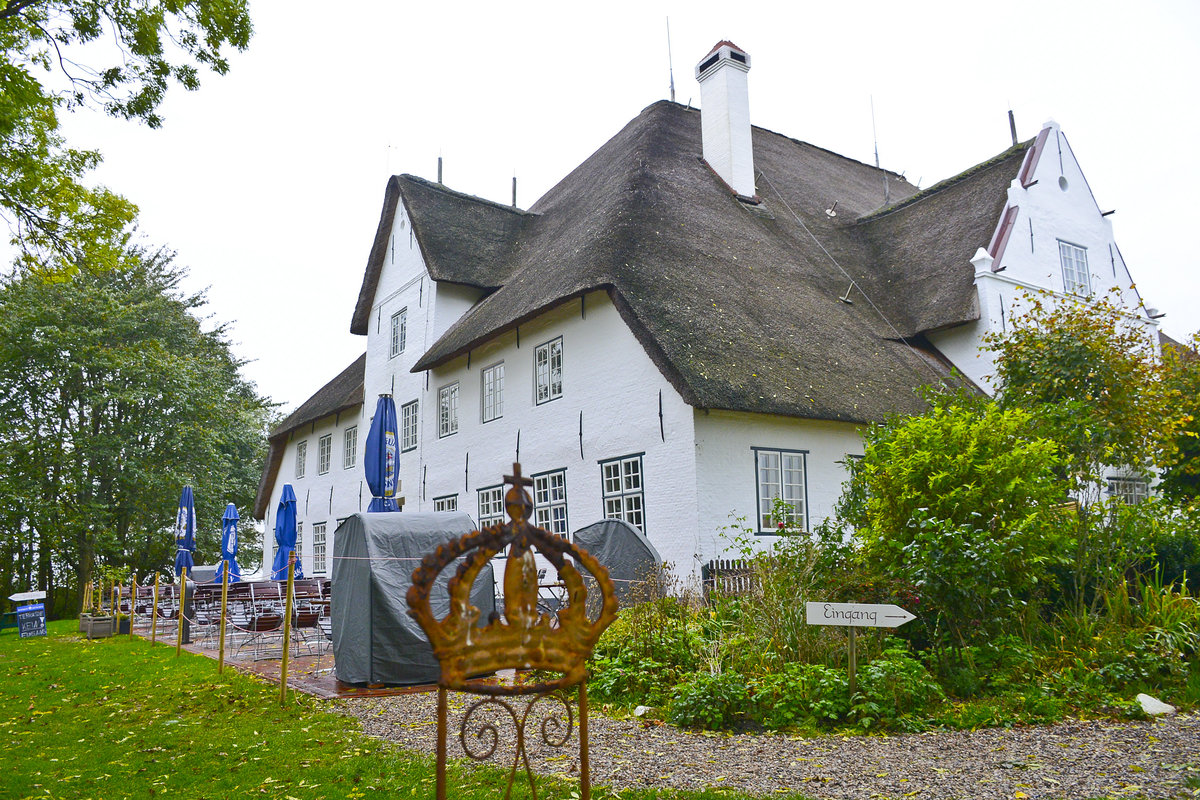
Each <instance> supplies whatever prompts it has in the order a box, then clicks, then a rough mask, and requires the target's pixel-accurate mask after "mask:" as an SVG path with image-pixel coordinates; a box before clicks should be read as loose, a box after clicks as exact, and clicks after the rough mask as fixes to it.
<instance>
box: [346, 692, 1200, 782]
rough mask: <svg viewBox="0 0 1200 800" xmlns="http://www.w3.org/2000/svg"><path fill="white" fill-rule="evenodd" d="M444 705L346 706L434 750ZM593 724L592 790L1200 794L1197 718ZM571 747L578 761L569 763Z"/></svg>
mask: <svg viewBox="0 0 1200 800" xmlns="http://www.w3.org/2000/svg"><path fill="white" fill-rule="evenodd" d="M436 697H437V695H436V693H434V692H428V693H420V694H410V695H401V696H395V697H383V698H371V699H365V698H364V699H355V700H349V701H342V702H340V703H339V707H340V710H342V711H343V712H344V713H347V714H349V715H351V716H354V717H357V718H358V719H359V720H360V721H361V722H362V726H363V730H364V731H366V733H368V734H370V735H372V736H377V737H380V738H383V739H389V740H392V741H395V742H397V743H399V744H401V745H402V746H404V747H405V748H408V749H410V750H418V751H426V752H433V751H434V746H435V736H436V729H437V722H436V720H437V717H436ZM474 699H475V698H473V697H468V696H467V695H458V694H452V695H451V697H450V756H451V758H463V757H464V753H463V750H462V745H461V744H460V742H459V739H458V726H459V724H460V722H461V720H462V717H463V714H464V713H465V710H466V708H467V706H468V703H469V702H471V701H473V700H474ZM544 705H545V704H539V706H538V708H543V707H544ZM589 722H590V725H589V731H590V738H591V758H592V762H591V763H592V783H593V784H594V785H596V786H600V785H608V786H610V787H612V788H614V789H623V788H628V787H672V788H681V789H683V788H687V789H700V788H705V787H735V788H737V789H739V790H741V791H744V792H747V793H750V794H755V795H762V796H767V795H772V794H775V793H778V792H780V791H786V790H794V791H800V792H803V793H804V794H806V795H811V796H813V797H817V798H907V797H913V798H921V799H922V800H934V799H938V800H940V799H941V798H963V800H983V799H984V798H1006V800H1012V798H1021V797H1028V798H1093V797H1152V798H1161V797H1171V798H1176V797H1178V798H1182V797H1195V796H1200V793H1196V787H1200V715H1196V714H1189V715H1180V716H1176V717H1170V718H1163V719H1159V720H1155V721H1150V722H1122V723H1117V722H1102V721H1086V722H1080V721H1075V722H1064V723H1061V724H1058V725H1052V726H1048V727H1036V728H1017V729H1013V730H1001V729H993V730H981V731H952V732H938V733H922V734H904V735H895V736H886V737H883V736H871V737H866V736H846V737H843V736H821V737H816V738H803V737H798V736H788V735H778V734H776V735H772V734H764V735H757V734H738V735H727V734H706V733H693V732H689V731H682V730H679V729H677V728H674V727H672V726H670V725H664V724H661V723H655V722H645V721H642V720H636V719H609V718H607V717H604V716H602V715H600V714H596V713H593V714H592V716H591V718H590V720H589ZM533 727H534V726H533V724H532V722H531V723H530V724H529V726H528V730H529V732H530V733H529V736H528V738H529V739H531V740H532V739H536V738H538V737H537V736H536V734H535V733H534V732H533ZM511 729H512V724H511V722H510V723H509V725H508V727H507V730H511ZM501 730H505V728H504V727H503V726H501ZM572 747H574V748H575V750H574V754H573V755H564V753H570V752H571V748H572ZM577 748H578V745H577V739H576V738H575V737H574V736H573V737H572V739H571V742H570V745H569V747H568V748H567V750H565V751H563V750H558V751H552V750H549V748H546V747H545V746H544V745H541V743H540V742H538V743H537V744H536V745H535V744H533V743H532V742H531V743H530V745H529V749H530V756H531V760H532V761H533V763H534V768H535V770H536V771H537V772H539V773H556V774H564V773H565V774H570V775H572V776H574V775H577V773H578V749H577ZM499 752H504V751H503V750H500V751H499ZM508 752H509V753H511V751H508ZM508 757H509V758H511V755H509V756H508ZM508 763H511V762H505V761H500V762H497V764H498V766H502V767H505V766H507V765H508ZM601 796H602V795H601Z"/></svg>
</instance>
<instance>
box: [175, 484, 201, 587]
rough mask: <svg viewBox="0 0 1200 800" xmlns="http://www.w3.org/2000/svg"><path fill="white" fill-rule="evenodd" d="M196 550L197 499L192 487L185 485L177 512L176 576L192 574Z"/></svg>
mask: <svg viewBox="0 0 1200 800" xmlns="http://www.w3.org/2000/svg"><path fill="white" fill-rule="evenodd" d="M195 552H196V501H195V499H194V498H193V497H192V487H190V486H185V487H183V494H182V495H180V496H179V511H178V512H176V514H175V577H176V578H178V577H179V576H180V575H181V574H184V573H186V574H188V575H191V574H192V563H193V561H192V554H193V553H195Z"/></svg>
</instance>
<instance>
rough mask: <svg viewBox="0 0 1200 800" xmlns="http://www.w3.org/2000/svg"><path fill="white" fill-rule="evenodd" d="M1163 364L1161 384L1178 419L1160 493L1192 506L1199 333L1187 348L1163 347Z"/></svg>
mask: <svg viewBox="0 0 1200 800" xmlns="http://www.w3.org/2000/svg"><path fill="white" fill-rule="evenodd" d="M1162 360H1163V383H1164V384H1165V386H1166V389H1167V391H1168V392H1169V393H1170V400H1171V403H1172V404H1173V406H1174V407H1175V408H1176V409H1178V411H1179V412H1180V414H1179V417H1180V418H1179V424H1178V426H1177V427H1176V429H1175V440H1174V443H1173V444H1174V447H1173V449H1172V451H1171V452H1170V453H1169V454H1168V456H1167V458H1166V463H1165V464H1164V465H1163V471H1162V476H1161V477H1162V482H1161V483H1160V484H1159V490H1160V491H1161V492H1162V494H1163V496H1164V497H1166V498H1167V499H1169V500H1172V501H1174V502H1176V503H1180V504H1186V505H1189V506H1195V505H1196V501H1197V499H1200V333H1196V334H1193V335H1192V337H1191V341H1190V342H1189V344H1187V345H1171V344H1168V345H1166V346H1164V347H1163V352H1162Z"/></svg>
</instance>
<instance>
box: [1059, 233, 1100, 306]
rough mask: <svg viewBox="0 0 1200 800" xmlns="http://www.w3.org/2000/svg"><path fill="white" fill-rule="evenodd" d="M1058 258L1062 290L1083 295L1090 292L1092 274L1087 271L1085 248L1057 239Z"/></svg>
mask: <svg viewBox="0 0 1200 800" xmlns="http://www.w3.org/2000/svg"><path fill="white" fill-rule="evenodd" d="M1058 260H1059V263H1060V264H1061V265H1062V276H1063V291H1065V292H1066V293H1068V294H1077V295H1082V296H1084V297H1086V296H1088V295H1090V294H1091V293H1092V274H1091V273H1090V272H1089V271H1088V260H1087V248H1086V247H1080V246H1079V245H1077V244H1071V243H1070V242H1064V241H1063V240H1062V239H1059V240H1058Z"/></svg>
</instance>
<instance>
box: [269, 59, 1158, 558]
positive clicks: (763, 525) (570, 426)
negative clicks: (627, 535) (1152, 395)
mask: <svg viewBox="0 0 1200 800" xmlns="http://www.w3.org/2000/svg"><path fill="white" fill-rule="evenodd" d="M749 69H750V57H749V56H748V55H747V54H746V53H745V51H743V50H740V49H739V48H738V47H737V46H735V45H733V44H732V43H730V42H721V43H719V44H718V45H717V46H716V47H715V48H714V49H713V50H712V52H710V53H709V54H708V55H706V56H705V57H704V58H703V59H701V61H700V63H699V64H698V66H697V68H696V75H697V78H698V80H699V82H700V85H701V91H702V95H701V98H702V109H701V110H696V109H693V108H690V107H685V106H682V105H679V104H676V103H672V102H665V101H664V102H658V103H655V104H653V105H651V106H649V107H648V108H646V109H645V110H643V111H642V112H641V113H640V114H639V115H638V116H637V117H636V118H634V119H633V120H632V121H631V122H630V123H629V124H628V125H626V126H625V128H624V129H623V130H621V131H620V132H618V133H617V134H616V135H615V136H614V137H613V138H612V139H610V140H609V141H608V142H607V143H606V144H605V145H604V146H603V147H601V148H600V149H599V150H597V151H596V152H595V153H594V154H593V155H592V156H591V157H590V158H588V159H587V160H586V161H585V162H583V163H582V164H580V165H579V166H578V167H577V168H576V169H575V170H574V171H573V172H571V173H570V174H569V175H567V176H566V177H565V178H564V179H563V180H562V181H561V182H560V183H559V184H558V185H557V186H555V187H554V188H553V189H551V190H550V191H549V192H547V193H546V195H545V196H544V197H542V198H541V199H540V200H538V202H537V203H535V204H534V205H533V206H532V207H531V208H529V209H528V210H522V209H518V208H514V207H508V206H504V205H501V204H497V203H493V202H490V201H487V200H482V199H480V198H477V197H472V196H468V195H465V194H461V193H459V192H455V191H453V190H451V189H449V188H447V187H445V186H443V185H441V184H439V183H434V182H431V181H428V180H424V179H422V178H417V177H414V176H411V175H399V176H394V177H392V178H391V179H389V181H388V183H387V188H386V191H385V194H384V202H383V213H382V215H381V217H380V221H379V227H378V230H377V233H376V236H375V240H374V242H373V244H372V246H371V251H370V256H369V258H368V260H367V267H366V273H365V275H364V277H363V282H362V289H361V292H360V294H359V299H358V304H357V306H356V307H355V309H354V314H353V318H352V322H351V326H350V330H351V332H352V333H353V334H356V335H359V336H365V337H366V353H365V355H364V356H363V357H361V358H359V359H358V360H357V361H356V362H355V363H354V364H352V365H351V366H350V367H348V368H347V369H346V371H345V372H343V373H342V374H341V375H339V376H337V377H336V378H334V380H333V381H331V382H330V383H329V384H328V385H327V386H325V387H324V388H323V389H321V390H320V391H319V392H318V393H317V394H316V395H314V396H313V397H312V398H311V399H310V400H309V401H307V402H306V403H305V404H304V405H302V406H301V407H300V408H299V409H298V410H297V411H296V412H295V413H294V414H292V415H291V416H290V417H289V418H288V419H287V420H285V421H284V423H283V424H282V425H280V427H279V428H278V429H277V430H276V431H275V432H274V433H273V434H272V436H271V449H270V455H269V457H268V463H267V467H266V470H265V472H264V475H263V480H262V484H261V486H260V489H259V495H258V500H257V504H256V514H255V515H256V517H258V518H260V519H263V518H266V521H267V523H268V524H267V529H268V531H270V529H271V525H272V524H273V515H274V509H275V506H276V504H277V502H278V498H279V493H280V490H281V488H282V485H283V484H284V483H291V484H292V485H293V487H294V488H295V490H296V494H297V496H298V497H299V499H300V508H299V519H300V521H301V524H302V536H301V539H302V545H301V554H302V559H303V567H304V570H305V572H306V573H307V574H310V575H313V574H315V575H321V574H329V573H330V571H331V566H332V565H331V563H330V555H331V554H332V537H333V533H334V530H335V529H336V526H337V523H338V521H339V520H340V519H341V518H344V517H346V516H348V515H350V514H352V513H355V512H357V511H361V510H364V509H365V508H366V506H367V504H368V503H369V502H370V491H369V489H367V487H366V484H365V481H364V479H363V471H362V466H361V464H360V462H359V452H358V451H359V449H360V448H361V446H362V443H363V442H365V439H366V431H367V429H368V428H369V425H370V415H371V414H372V413H373V412H374V408H375V401H376V398H377V397H378V396H379V395H380V394H381V393H390V394H391V395H393V397H394V398H395V402H396V406H397V410H398V415H399V417H400V428H401V440H402V441H401V444H402V453H401V459H400V478H401V491H400V494H401V495H402V496H403V497H404V510H406V511H409V510H422V511H424V510H441V509H460V510H464V511H467V512H468V513H470V514H471V515H472V517H473V518H474V519H475V520H476V522H477V523H478V524H479V525H481V526H482V525H486V524H490V523H493V522H496V521H499V520H501V518H502V513H503V512H502V507H501V503H500V497H501V494H502V487H501V486H500V483H499V481H500V476H502V475H503V474H505V473H506V472H508V471H509V470H510V469H511V466H512V463H513V462H514V461H520V462H521V464H522V466H523V470H524V472H525V473H526V474H527V475H532V476H533V477H534V492H533V494H534V500H535V510H536V518H537V521H538V522H539V523H540V524H542V525H543V526H544V527H546V528H549V529H550V530H552V531H556V532H559V533H568V532H570V531H573V530H576V529H578V528H580V527H583V526H584V525H588V524H590V523H592V522H595V521H597V520H599V519H602V518H604V517H618V518H621V519H625V520H627V521H629V522H630V523H632V524H634V525H636V526H638V527H639V528H641V529H642V530H644V531H645V533H646V534H647V536H648V537H649V538H650V540H651V541H652V542H654V544H655V546H656V547H657V548H658V550H659V552H660V553H661V554H662V555H663V557H664V558H665V559H667V560H669V561H670V562H673V563H674V565H675V568H676V571H677V572H678V573H680V574H682V575H688V574H691V573H693V572H694V571H695V570H696V569H697V568H698V566H699V565H700V564H702V563H704V562H705V561H707V560H709V559H711V558H714V557H717V556H719V555H721V553H722V552H723V551H724V550H725V548H726V542H725V541H724V540H723V538H722V536H721V529H722V528H723V527H724V526H726V525H728V524H729V522H730V518H731V516H734V517H738V516H740V517H744V518H745V519H746V524H747V525H750V526H752V527H754V529H755V530H757V531H758V532H759V533H761V534H762V535H763V541H764V542H765V541H770V535H771V532H772V530H773V523H772V521H771V520H770V519H769V513H768V512H769V511H770V509H771V506H772V503H773V500H774V499H775V498H777V497H781V498H783V499H784V500H785V501H787V502H788V503H790V504H791V505H792V506H793V507H794V508H795V513H796V516H797V518H798V519H799V521H800V522H801V523H803V524H805V525H814V524H816V523H818V522H819V521H820V520H822V519H824V518H825V517H826V516H827V515H829V514H830V513H831V512H832V510H833V506H834V503H835V502H836V500H837V498H838V496H839V494H840V491H841V485H842V482H843V481H844V479H845V477H846V470H845V467H844V462H845V461H846V459H847V458H848V457H852V456H855V455H859V454H861V452H862V444H861V440H860V435H859V432H860V430H861V429H862V427H863V426H864V425H866V424H869V423H871V422H874V421H878V420H882V419H884V418H885V417H886V416H888V415H891V414H897V413H900V414H903V413H911V412H916V411H918V410H920V409H921V408H922V406H923V402H922V401H921V400H920V398H919V396H918V394H917V391H916V390H917V389H918V387H921V386H923V385H926V384H929V383H932V382H938V381H958V382H965V383H968V384H974V385H976V386H978V387H980V388H982V389H983V390H985V391H986V390H988V383H987V378H986V376H987V375H988V373H990V372H991V363H990V361H989V359H988V358H987V356H986V355H981V353H980V349H979V348H980V341H981V339H982V337H983V336H984V334H986V333H987V332H988V331H992V330H1003V329H1004V328H1005V326H1006V325H1008V324H1009V319H1010V318H1011V315H1012V312H1013V304H1014V302H1016V300H1017V298H1018V297H1019V295H1020V294H1021V292H1022V291H1024V290H1026V289H1049V290H1052V291H1055V292H1068V293H1070V292H1073V293H1080V294H1086V293H1089V292H1104V291H1107V290H1108V289H1109V288H1110V287H1114V286H1115V287H1122V290H1123V291H1124V293H1125V299H1126V301H1127V302H1128V304H1129V307H1131V308H1139V307H1140V298H1138V296H1137V294H1136V290H1134V289H1133V288H1131V287H1132V280H1131V279H1130V276H1129V273H1128V270H1127V268H1126V266H1125V263H1124V261H1123V259H1122V258H1121V254H1120V252H1119V250H1118V249H1117V247H1116V244H1115V242H1114V241H1113V235H1112V229H1111V226H1110V224H1109V221H1108V219H1107V218H1106V216H1105V214H1104V213H1103V212H1102V211H1101V209H1100V208H1099V207H1097V205H1096V201H1095V199H1094V198H1093V197H1092V194H1091V191H1090V190H1089V188H1088V185H1087V181H1086V180H1085V179H1084V177H1083V173H1082V172H1081V171H1080V169H1079V166H1078V164H1077V163H1076V161H1075V158H1074V155H1073V153H1072V151H1071V148H1070V146H1069V145H1068V143H1067V139H1066V137H1065V136H1064V135H1063V133H1062V132H1061V131H1060V130H1059V128H1058V126H1057V125H1055V124H1054V123H1048V124H1047V125H1046V126H1045V127H1044V128H1043V129H1042V130H1041V132H1040V133H1039V134H1038V136H1037V137H1036V139H1035V140H1033V141H1030V142H1026V143H1023V144H1017V145H1015V146H1013V147H1012V148H1011V149H1009V150H1007V151H1005V152H1003V153H1000V154H999V155H997V156H995V157H994V158H991V159H989V160H987V161H985V162H983V163H981V164H979V165H977V166H974V167H972V168H970V169H968V170H967V171H965V172H963V173H961V174H959V175H957V176H955V177H953V178H950V179H948V180H946V181H943V182H941V183H939V184H937V185H935V186H932V187H930V188H928V189H925V190H920V191H918V190H917V189H916V188H915V187H913V186H911V185H909V184H908V183H907V182H906V181H905V180H904V177H903V176H902V175H897V174H895V173H893V172H888V171H885V170H880V169H878V168H876V167H873V166H870V165H867V164H862V163H859V162H857V161H854V160H851V159H848V158H845V157H843V156H839V155H837V154H836V153H832V152H829V151H828V150H823V149H821V148H819V147H816V146H814V145H811V144H807V143H805V142H802V141H798V140H796V139H791V138H789V137H787V136H783V135H781V134H778V133H774V132H772V131H768V130H764V129H762V128H757V127H752V126H751V124H750V117H749V101H748V91H747V76H748V72H749ZM1144 322H1145V324H1146V325H1147V326H1148V329H1149V330H1151V331H1153V330H1154V328H1155V323H1154V322H1153V320H1151V319H1149V317H1146V318H1145V320H1144ZM955 372H957V373H958V374H957V375H956V374H955ZM271 546H272V543H271V537H270V536H269V535H268V536H267V543H266V545H265V547H266V552H265V553H264V558H265V559H270V558H271V556H272V553H271V550H270V548H271Z"/></svg>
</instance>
